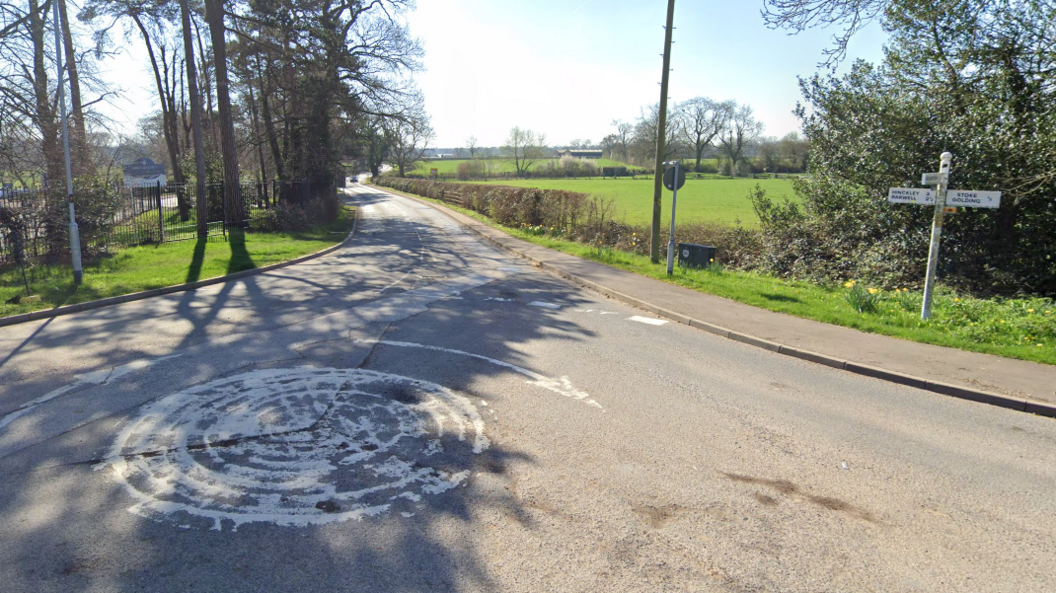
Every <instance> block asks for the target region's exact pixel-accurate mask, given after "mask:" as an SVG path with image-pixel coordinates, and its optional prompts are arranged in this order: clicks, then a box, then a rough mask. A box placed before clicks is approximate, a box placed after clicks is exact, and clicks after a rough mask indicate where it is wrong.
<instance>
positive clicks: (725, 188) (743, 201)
mask: <svg viewBox="0 0 1056 593" xmlns="http://www.w3.org/2000/svg"><path fill="white" fill-rule="evenodd" d="M481 183H490V184H493V185H510V186H514V187H538V188H540V189H561V190H566V191H575V192H583V193H587V194H593V195H596V196H599V197H602V198H613V199H614V200H615V202H616V211H617V216H616V218H617V219H619V218H623V219H624V220H625V221H626V222H628V223H631V224H648V223H649V221H650V220H652V216H653V180H652V179H552V180H551V179H511V180H506V181H489V182H481ZM756 185H759V187H761V188H763V189H764V190H765V191H766V193H767V196H769V197H770V198H772V199H774V200H781V199H783V198H785V197H788V198H789V199H790V200H793V201H798V199H797V197H796V195H795V193H794V192H793V191H792V182H791V181H790V180H788V179H699V180H698V179H687V180H686V185H685V186H683V187H682V189H680V190H678V206H677V207H678V212H677V213H676V214H677V220H676V222H677V223H689V222H703V221H713V222H719V223H722V224H730V225H732V224H734V223H735V222H736V221H738V220H740V221H741V223H742V224H743V225H744V226H746V227H754V226H756V225H757V224H758V223H759V219H758V218H757V217H756V215H755V211H754V210H753V209H752V203H751V202H750V201H749V200H748V194H749V193H750V192H751V191H752V189H753V188H754V187H755V186H756ZM663 191H664V195H663V200H662V204H663V216H662V221H663V224H664V225H668V224H670V222H671V192H670V191H668V190H667V189H664V190H663Z"/></svg>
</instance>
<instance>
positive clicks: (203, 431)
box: [0, 187, 1056, 593]
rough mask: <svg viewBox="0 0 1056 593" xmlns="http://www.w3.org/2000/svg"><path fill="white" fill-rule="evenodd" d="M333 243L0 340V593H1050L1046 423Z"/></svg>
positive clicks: (456, 242) (378, 221)
mask: <svg viewBox="0 0 1056 593" xmlns="http://www.w3.org/2000/svg"><path fill="white" fill-rule="evenodd" d="M350 192H351V194H350V197H349V199H350V200H351V201H352V202H354V203H355V204H356V205H357V206H358V208H359V212H360V214H361V221H360V226H359V232H358V234H357V236H356V237H355V239H354V240H353V242H352V243H351V244H350V245H349V246H348V247H347V248H344V249H342V250H340V251H338V252H336V253H334V254H332V255H329V256H326V257H323V258H319V259H316V260H313V261H311V262H307V263H304V264H300V265H296V266H292V267H288V268H284V269H282V270H278V271H274V272H270V273H267V274H263V275H259V276H253V277H249V278H245V279H243V280H239V281H236V282H231V283H227V284H223V285H217V286H213V287H209V288H206V289H201V290H198V291H195V292H187V293H182V294H175V295H171V296H168V297H162V298H157V299H150V300H145V301H139V302H135V303H128V304H125V305H121V306H116V307H109V308H104V309H99V310H96V311H92V312H87V313H83V314H77V315H70V316H66V317H60V318H56V319H54V320H51V321H45V322H38V323H31V324H24V325H18V326H12V327H7V328H4V329H2V330H0V477H2V479H0V590H2V591H4V592H12V593H13V592H22V591H25V592H30V591H32V592H47V591H62V592H79V591H93V592H95V591H172V592H181V593H182V592H188V591H224V592H233V591H371V592H373V591H531V592H536V591H775V592H784V591H804V592H806V591H811V592H815V591H848V592H851V591H853V592H862V591H878V592H881V591H882V592H891V591H965V592H980V591H1009V592H1013V591H1014V592H1031V591H1037V592H1043V591H1052V590H1056V569H1054V568H1053V567H1054V566H1056V538H1054V534H1056V494H1054V493H1056V422H1054V421H1053V420H1051V419H1045V418H1040V417H1034V416H1029V415H1025V414H1022V413H1017V412H1012V411H1008V410H1004V409H1000V408H993V407H988V406H985V405H980V404H974V403H971V402H966V401H962V400H957V399H952V398H946V397H943V396H941V395H937V394H933V393H928V392H924V391H918V390H914V389H910V388H907V387H902V386H898V385H892V384H887V383H884V382H880V381H876V380H873V379H869V378H866V377H861V376H857V375H852V374H849V373H843V372H840V371H836V370H833V369H830V368H827V367H824V366H818V365H814V364H811V363H808V362H805V361H801V360H796V359H793V358H789V357H783V356H778V355H775V354H772V353H770V352H767V351H764V350H759V349H755V348H752V347H750V346H747V345H744V344H740V343H736V342H732V341H728V340H724V339H722V338H718V337H716V336H712V335H710V334H707V333H704V332H701V331H697V330H694V329H691V328H688V327H685V326H681V325H677V324H673V323H664V322H663V321H661V320H657V319H655V318H654V317H652V316H650V315H648V314H646V313H644V312H642V311H639V310H635V309H633V308H630V307H628V306H625V305H622V304H620V303H618V302H614V301H610V300H607V299H605V298H603V297H599V296H598V295H595V294H592V293H589V292H586V291H583V290H580V289H578V288H576V287H574V286H571V285H569V284H567V283H565V282H562V281H559V280H557V279H555V278H553V277H551V276H548V275H547V274H545V273H542V272H540V271H538V270H535V269H532V268H531V267H530V266H527V265H525V264H524V263H523V262H521V261H519V260H517V259H516V258H514V257H511V256H509V255H506V254H503V253H499V252H497V251H495V250H494V249H492V248H491V247H489V246H488V245H486V244H485V243H483V242H482V241H480V240H479V239H477V238H476V237H475V236H474V235H472V234H471V233H469V232H468V231H466V230H464V229H462V228H461V227H459V226H458V225H456V224H454V223H453V222H452V221H451V220H449V219H448V218H446V217H445V216H443V215H442V214H440V213H438V212H437V211H435V210H433V209H432V208H430V207H429V206H426V205H422V204H420V203H418V202H415V201H413V200H409V199H406V198H402V197H396V196H392V195H388V194H384V193H382V192H380V191H378V190H374V189H372V188H366V187H357V188H355V189H353V190H350Z"/></svg>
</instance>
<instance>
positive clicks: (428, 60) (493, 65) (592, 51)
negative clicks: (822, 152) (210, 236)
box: [101, 0, 885, 148]
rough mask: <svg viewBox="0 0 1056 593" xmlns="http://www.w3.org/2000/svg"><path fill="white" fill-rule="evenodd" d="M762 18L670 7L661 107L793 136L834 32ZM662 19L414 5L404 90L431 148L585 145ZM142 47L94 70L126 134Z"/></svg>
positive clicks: (868, 41) (572, 3)
mask: <svg viewBox="0 0 1056 593" xmlns="http://www.w3.org/2000/svg"><path fill="white" fill-rule="evenodd" d="M761 8H762V1H761V0H753V1H750V2H738V1H733V2H730V1H715V0H712V1H710V2H705V1H703V0H697V1H693V0H679V1H677V2H676V3H675V30H674V45H673V46H672V52H671V68H672V72H671V79H670V91H669V97H670V101H671V102H672V103H673V102H679V101H684V100H687V99H690V98H693V97H698V96H702V97H710V98H712V99H715V100H729V99H732V100H735V101H737V102H738V103H742V104H744V103H747V104H749V105H751V106H752V108H753V109H754V111H755V115H756V117H757V118H758V119H759V120H761V121H762V122H763V123H764V124H765V126H766V127H765V130H764V132H763V133H764V135H766V136H777V137H780V136H783V135H785V134H787V133H788V132H792V131H798V130H799V129H800V126H799V122H798V120H797V119H796V118H795V116H794V115H793V114H792V110H793V109H794V108H795V106H796V103H797V101H800V100H801V94H800V91H799V85H798V81H797V77H798V76H810V75H812V74H813V73H814V72H816V71H817V70H818V62H820V61H821V60H822V59H823V51H824V50H825V49H826V48H827V47H830V46H831V38H832V35H833V34H834V33H836V32H837V31H836V30H812V31H808V32H805V33H799V34H796V35H789V34H788V33H787V32H785V31H773V30H770V29H768V28H767V27H766V25H765V24H764V23H763V19H762V17H761V16H760V13H759V11H760V9H761ZM666 11H667V2H665V1H664V0H534V1H532V2H521V1H513V0H418V6H417V9H416V10H415V11H414V12H412V13H410V14H409V15H407V17H406V19H407V22H408V24H409V27H410V31H411V34H412V35H413V36H415V37H417V38H418V39H419V40H420V42H421V43H422V46H423V47H424V49H425V57H424V59H423V66H424V69H423V70H422V71H421V72H419V73H417V74H416V75H415V80H416V81H417V84H418V86H419V88H420V89H421V90H422V92H423V93H424V95H425V99H426V108H427V110H428V112H429V114H430V117H431V121H432V125H433V129H434V130H435V131H436V138H435V141H434V142H433V146H435V147H437V148H454V147H460V146H465V145H466V141H467V139H468V138H469V137H470V136H473V137H475V138H476V139H477V145H478V146H500V145H501V144H502V143H503V141H504V139H505V138H506V136H507V135H508V133H509V131H510V129H511V128H513V127H514V126H519V127H521V128H522V129H530V130H533V131H536V132H539V133H542V134H545V135H546V139H547V142H548V143H549V144H550V145H563V144H567V143H569V142H571V141H572V140H592V141H594V142H598V141H600V140H601V139H602V138H603V137H604V136H606V135H607V134H610V133H612V131H613V126H612V122H613V120H615V119H622V120H624V121H630V122H633V121H634V120H635V119H636V118H637V117H638V116H639V114H640V111H641V109H642V108H643V107H646V106H648V105H652V104H656V103H657V102H659V100H660V86H659V81H660V75H661V70H662V68H663V65H662V61H661V60H662V58H661V55H660V54H661V53H662V52H663V43H664V28H663V26H664V22H665V19H666ZM884 39H885V35H884V33H883V32H882V31H881V30H880V27H879V26H877V25H875V24H874V25H871V26H870V27H868V28H866V29H865V30H863V31H862V32H860V33H859V34H858V35H857V36H856V37H855V38H854V39H853V40H852V42H851V45H850V48H849V58H850V59H848V60H847V61H845V62H844V64H843V65H842V66H841V67H840V69H839V70H838V72H841V71H845V70H846V69H847V68H848V66H849V64H850V60H851V59H854V58H864V59H866V60H869V61H873V62H877V61H879V60H880V59H881V57H882V45H883V42H884ZM141 45H142V44H141V43H139V42H138V40H136V43H134V44H132V45H131V47H130V48H129V49H128V50H127V51H125V52H124V53H123V54H122V55H120V56H119V57H117V58H112V59H109V60H107V61H106V62H104V63H103V64H101V70H103V71H104V72H105V78H106V79H107V80H108V81H109V83H110V84H111V85H112V87H113V88H121V89H122V90H123V91H124V97H123V98H120V99H116V100H115V101H113V102H112V104H111V105H109V106H106V107H103V108H102V109H101V110H102V111H103V112H104V113H105V114H106V115H107V116H109V117H110V118H111V119H112V120H113V121H114V124H115V125H116V127H117V128H118V129H119V130H120V131H123V132H124V133H126V134H131V133H134V132H135V125H136V122H137V121H138V120H139V118H141V117H143V116H144V115H146V114H147V113H149V112H150V111H153V110H156V109H157V106H156V98H155V95H154V94H155V89H154V86H153V77H152V74H150V70H149V63H148V62H147V60H146V57H145V55H141V54H144V52H143V50H141V49H140V47H141ZM136 73H138V75H136ZM669 104H670V103H669Z"/></svg>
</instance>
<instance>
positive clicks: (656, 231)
mask: <svg viewBox="0 0 1056 593" xmlns="http://www.w3.org/2000/svg"><path fill="white" fill-rule="evenodd" d="M674 20H675V0H667V26H666V27H664V53H663V56H664V73H663V76H661V78H660V114H659V117H658V119H657V122H656V176H655V179H654V180H653V236H652V239H651V244H650V249H649V259H650V260H651V261H652V262H653V263H654V264H657V263H660V196H661V195H663V188H664V141H665V140H666V139H667V80H668V78H669V74H670V73H671V30H672V29H674Z"/></svg>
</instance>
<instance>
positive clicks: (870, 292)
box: [869, 288, 880, 294]
mask: <svg viewBox="0 0 1056 593" xmlns="http://www.w3.org/2000/svg"><path fill="white" fill-rule="evenodd" d="M878 292H880V291H879V290H877V289H875V288H870V289H869V294H876V293H878Z"/></svg>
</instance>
